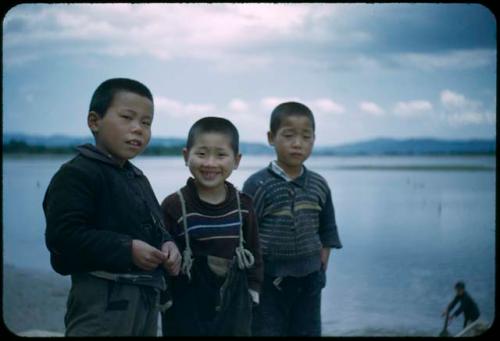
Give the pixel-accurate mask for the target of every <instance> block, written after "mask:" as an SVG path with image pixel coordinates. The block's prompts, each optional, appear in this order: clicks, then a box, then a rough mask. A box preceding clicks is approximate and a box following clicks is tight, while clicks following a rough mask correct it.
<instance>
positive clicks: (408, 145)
mask: <svg viewBox="0 0 500 341" xmlns="http://www.w3.org/2000/svg"><path fill="white" fill-rule="evenodd" d="M185 141H186V140H185V139H182V138H161V137H156V138H152V139H151V142H150V145H149V146H148V148H152V149H154V148H157V149H158V148H182V147H183V146H184V145H185ZM12 142H15V143H23V144H25V145H28V146H39V147H40V146H41V147H44V148H47V149H50V148H61V147H62V148H71V147H73V146H77V145H79V144H83V143H92V142H93V139H92V137H90V136H89V137H71V136H65V135H52V136H39V135H28V134H10V133H6V134H3V145H4V151H5V147H6V145H9V144H12ZM240 149H241V152H242V153H246V154H270V153H273V149H272V148H271V147H270V146H268V145H267V144H264V143H249V142H241V143H240ZM495 153H496V140H495V139H467V140H465V139H464V140H442V139H434V138H411V139H392V138H377V139H371V140H367V141H360V142H355V143H348V144H342V145H337V146H317V147H315V149H314V154H315V155H426V154H495Z"/></svg>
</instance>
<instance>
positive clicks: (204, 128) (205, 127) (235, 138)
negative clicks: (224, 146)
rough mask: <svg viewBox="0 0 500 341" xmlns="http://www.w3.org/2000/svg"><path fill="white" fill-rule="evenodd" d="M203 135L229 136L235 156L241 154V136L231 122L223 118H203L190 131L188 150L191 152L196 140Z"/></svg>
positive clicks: (187, 142)
mask: <svg viewBox="0 0 500 341" xmlns="http://www.w3.org/2000/svg"><path fill="white" fill-rule="evenodd" d="M203 133H219V134H224V135H227V136H228V137H229V138H230V141H231V142H230V144H231V148H232V149H233V151H234V155H237V154H238V153H239V139H240V137H239V134H238V129H236V127H235V126H234V124H232V123H231V121H229V120H227V119H225V118H222V117H214V116H208V117H203V118H201V119H199V120H198V121H196V122H195V123H194V124H193V125H192V126H191V129H189V133H188V138H187V141H186V148H187V149H188V150H189V149H190V148H191V147H192V146H193V144H194V142H195V139H196V138H197V137H198V136H199V135H200V134H203Z"/></svg>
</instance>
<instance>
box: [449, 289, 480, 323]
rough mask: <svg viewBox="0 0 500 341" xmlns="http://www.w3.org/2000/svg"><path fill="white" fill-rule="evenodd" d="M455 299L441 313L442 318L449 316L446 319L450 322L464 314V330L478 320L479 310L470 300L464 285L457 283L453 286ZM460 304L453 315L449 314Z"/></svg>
mask: <svg viewBox="0 0 500 341" xmlns="http://www.w3.org/2000/svg"><path fill="white" fill-rule="evenodd" d="M455 292H456V295H455V298H454V299H453V300H452V301H451V302H450V304H448V306H447V307H446V309H445V310H444V311H443V314H442V316H449V317H448V319H449V320H450V321H451V320H452V319H453V318H455V317H458V315H460V314H461V313H464V328H465V327H467V325H468V324H469V323H472V322H474V321H476V320H477V319H478V318H479V315H480V313H479V308H478V307H477V304H476V302H474V300H473V299H472V297H471V296H470V295H469V293H468V292H467V291H466V290H465V283H464V282H462V281H459V282H457V283H456V284H455ZM459 302H460V306H459V307H458V308H457V310H455V312H454V313H453V314H450V312H451V310H453V308H454V307H455V306H456V305H457V303H459Z"/></svg>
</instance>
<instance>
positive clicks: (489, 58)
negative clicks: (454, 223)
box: [393, 49, 497, 71]
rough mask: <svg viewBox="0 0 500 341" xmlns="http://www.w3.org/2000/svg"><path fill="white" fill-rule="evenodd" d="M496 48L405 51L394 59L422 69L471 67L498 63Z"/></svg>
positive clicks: (399, 62) (402, 63)
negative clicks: (433, 51) (435, 51)
mask: <svg viewBox="0 0 500 341" xmlns="http://www.w3.org/2000/svg"><path fill="white" fill-rule="evenodd" d="M496 55H497V53H496V50H494V49H470V50H453V51H447V52H441V53H403V54H399V55H397V56H395V57H393V59H394V60H395V61H396V62H397V63H398V64H401V65H405V66H408V65H410V66H414V67H417V68H418V69H421V70H426V71H432V70H436V69H445V70H447V69H471V68H477V67H482V66H487V65H494V64H495V63H496Z"/></svg>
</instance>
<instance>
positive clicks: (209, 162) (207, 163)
mask: <svg viewBox="0 0 500 341" xmlns="http://www.w3.org/2000/svg"><path fill="white" fill-rule="evenodd" d="M203 165H204V166H213V165H215V157H213V156H211V155H209V156H208V157H206V158H205V159H204V162H203Z"/></svg>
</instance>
